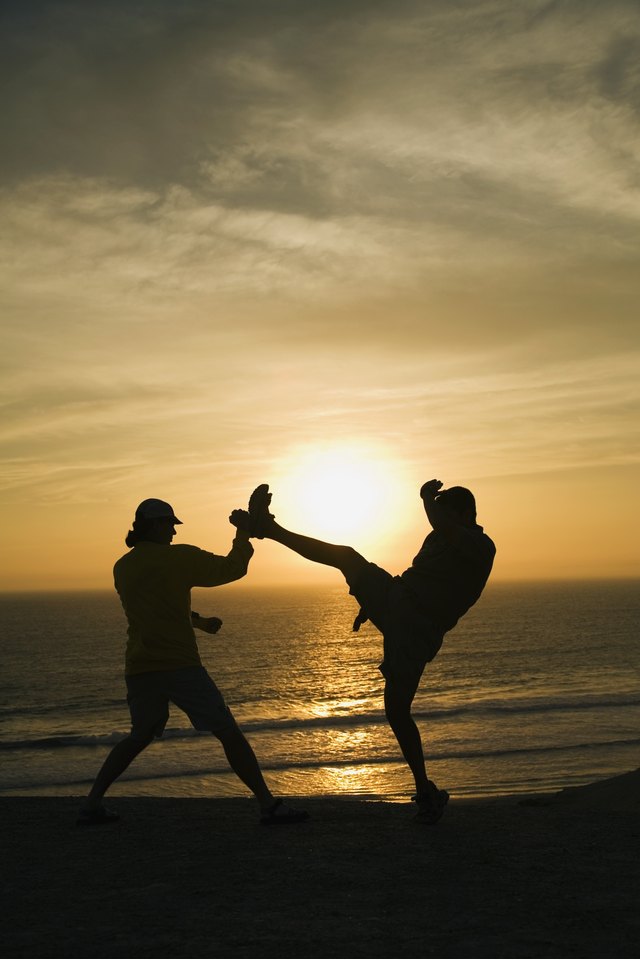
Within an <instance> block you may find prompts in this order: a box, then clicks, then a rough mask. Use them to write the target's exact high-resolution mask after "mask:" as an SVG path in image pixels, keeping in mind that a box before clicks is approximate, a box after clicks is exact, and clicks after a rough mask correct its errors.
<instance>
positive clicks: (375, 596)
mask: <svg viewBox="0 0 640 960" xmlns="http://www.w3.org/2000/svg"><path fill="white" fill-rule="evenodd" d="M350 587H351V589H350V593H352V594H353V596H354V597H355V598H356V600H357V601H358V603H359V604H360V606H361V607H362V609H363V610H364V612H365V614H366V615H367V616H368V618H369V620H371V622H372V623H373V625H374V626H375V627H377V628H378V630H379V631H380V633H381V634H382V637H383V650H384V659H383V661H382V663H381V664H380V671H381V673H382V674H383V676H384V677H385V678H386V679H387V680H390V681H393V682H394V683H397V684H399V685H401V686H402V687H404V688H405V689H408V688H409V687H412V688H413V692H415V690H416V689H417V686H418V684H419V682H420V677H421V676H422V672H423V670H424V668H425V666H426V664H427V663H429V661H430V660H433V658H434V657H435V655H436V654H437V652H438V650H439V649H440V647H441V646H442V641H443V639H444V633H443V631H442V630H441V629H440V628H438V627H437V626H436V625H435V624H434V623H433V621H432V620H431V619H430V618H429V616H428V614H427V613H426V612H425V611H424V610H423V609H422V608H421V607H420V606H419V604H418V601H417V600H416V599H415V597H414V596H413V594H411V593H410V592H409V591H408V590H407V588H406V586H405V585H404V583H403V582H402V580H401V578H400V577H393V576H392V575H391V574H390V573H387V571H386V570H383V569H382V567H378V566H377V565H376V564H375V563H368V564H367V566H366V567H365V568H364V569H363V570H362V572H361V573H360V575H359V576H358V578H357V579H356V581H355V583H354V584H350Z"/></svg>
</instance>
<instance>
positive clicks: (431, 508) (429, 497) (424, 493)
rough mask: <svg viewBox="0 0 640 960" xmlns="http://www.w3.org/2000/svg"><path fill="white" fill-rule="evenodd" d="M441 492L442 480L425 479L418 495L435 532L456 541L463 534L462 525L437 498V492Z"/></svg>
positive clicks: (453, 541)
mask: <svg viewBox="0 0 640 960" xmlns="http://www.w3.org/2000/svg"><path fill="white" fill-rule="evenodd" d="M441 492H442V480H427V482H426V483H424V484H423V485H422V487H421V488H420V496H421V498H422V503H423V504H424V509H425V513H426V514H427V517H428V520H429V523H430V524H431V526H432V527H433V529H434V530H435V531H436V533H439V534H441V535H442V536H443V537H445V538H446V539H447V540H449V541H451V542H452V543H456V542H457V541H458V540H460V538H461V537H462V536H463V534H464V526H463V525H462V524H461V523H460V520H459V519H458V518H457V517H456V516H455V514H453V513H452V512H451V511H450V510H448V509H447V507H446V506H445V504H444V503H442V502H440V501H439V500H438V494H439V493H441Z"/></svg>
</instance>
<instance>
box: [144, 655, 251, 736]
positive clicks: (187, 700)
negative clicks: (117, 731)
mask: <svg viewBox="0 0 640 960" xmlns="http://www.w3.org/2000/svg"><path fill="white" fill-rule="evenodd" d="M125 679H126V682H127V703H128V704H129V712H130V714H131V734H130V736H131V737H133V739H134V740H148V739H149V738H150V737H161V736H162V734H163V733H164V728H165V726H166V723H167V720H168V719H169V703H175V705H176V707H179V708H180V710H182V711H183V712H184V713H186V715H187V716H188V717H189V720H190V721H191V724H192V726H193V727H195V729H196V730H210V731H211V733H223V732H224V731H225V730H229V729H230V728H231V727H233V726H235V720H234V718H233V714H232V713H231V711H230V710H229V708H228V706H227V705H226V703H225V702H224V697H223V696H222V694H221V693H220V691H219V690H218V688H217V687H216V685H215V683H214V682H213V680H212V679H211V677H210V676H209V674H208V673H207V671H206V670H205V669H204V667H181V668H180V669H178V670H150V671H148V672H146V673H134V674H130V675H128V676H126V677H125Z"/></svg>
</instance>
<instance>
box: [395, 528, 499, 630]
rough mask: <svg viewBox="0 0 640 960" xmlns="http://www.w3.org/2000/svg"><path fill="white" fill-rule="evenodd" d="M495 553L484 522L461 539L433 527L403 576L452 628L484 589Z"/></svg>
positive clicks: (424, 605) (409, 587)
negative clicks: (454, 539) (449, 538)
mask: <svg viewBox="0 0 640 960" xmlns="http://www.w3.org/2000/svg"><path fill="white" fill-rule="evenodd" d="M495 554H496V548H495V544H494V542H493V540H491V538H490V537H488V536H487V534H486V533H485V532H484V531H483V529H482V527H480V526H477V525H476V526H475V527H471V528H469V529H467V528H465V529H464V531H463V534H462V536H461V538H460V539H459V540H458V542H457V543H451V541H450V540H447V539H445V537H443V536H442V534H439V533H437V532H436V531H435V530H433V531H432V532H431V533H430V534H429V536H428V537H427V538H426V540H425V541H424V543H423V544H422V548H421V549H420V552H419V553H418V555H417V556H416V557H414V560H413V563H412V565H411V566H410V567H409V569H408V570H405V572H404V573H403V574H401V576H400V579H401V581H402V583H403V584H404V585H405V587H406V589H407V590H408V591H409V592H410V593H411V594H412V595H413V596H414V597H415V598H416V600H417V601H418V603H419V604H420V606H421V607H422V608H423V609H424V611H425V612H426V613H427V614H428V615H429V617H430V618H431V619H433V621H434V622H435V623H436V624H437V625H438V626H439V627H441V628H442V630H443V631H447V630H451V629H452V628H453V627H455V625H456V623H457V622H458V620H459V619H460V617H461V616H463V614H465V613H466V612H467V610H468V609H469V607H472V606H473V604H474V603H475V602H476V600H477V599H478V597H479V596H480V594H481V593H482V591H483V589H484V586H485V584H486V582H487V580H488V578H489V574H490V573H491V567H492V566H493V558H494V557H495Z"/></svg>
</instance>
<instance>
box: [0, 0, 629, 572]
mask: <svg viewBox="0 0 640 960" xmlns="http://www.w3.org/2000/svg"><path fill="white" fill-rule="evenodd" d="M34 10H35V12H34ZM5 19H6V27H5V29H4V30H3V32H2V40H1V41H0V43H1V44H2V48H3V49H2V51H0V52H2V55H3V62H4V63H6V64H9V65H10V66H11V70H12V83H11V84H9V85H4V86H3V87H2V90H1V92H0V98H2V103H1V104H0V105H1V106H2V116H3V121H2V122H3V125H4V127H5V139H6V141H7V143H8V144H9V146H8V148H7V149H5V150H4V151H3V152H2V155H1V156H0V175H1V177H2V181H1V189H0V224H1V225H2V226H1V227H0V248H1V249H0V254H1V256H0V269H1V271H2V285H1V290H2V292H1V293H0V297H1V302H2V315H3V318H4V321H5V322H4V324H3V351H2V360H3V367H4V371H3V377H2V386H1V388H0V389H1V390H2V405H3V414H4V415H3V418H2V427H1V433H0V438H1V443H2V458H3V470H2V476H1V479H0V483H1V484H2V498H3V505H4V531H3V532H4V541H5V545H6V549H5V550H3V554H2V560H1V562H0V564H1V565H0V589H3V590H13V589H45V588H65V589H67V588H84V587H110V585H111V567H112V564H113V561H114V559H116V558H117V556H119V555H120V553H121V552H123V550H124V543H123V538H124V535H125V533H126V531H127V528H128V526H129V524H130V522H131V519H132V514H133V511H134V509H135V506H136V504H137V503H138V502H139V501H140V500H142V499H144V498H145V497H148V496H156V497H161V498H163V499H167V500H169V501H170V502H171V503H172V504H173V505H174V507H175V509H176V511H177V513H178V515H179V516H181V517H182V519H183V520H184V521H185V523H184V526H183V527H182V528H181V529H180V534H179V537H178V539H177V542H190V543H196V544H199V545H201V546H203V547H206V548H209V549H212V550H214V551H215V552H226V550H227V548H228V546H229V543H230V539H231V528H230V527H229V525H228V523H227V520H226V518H227V516H228V513H229V512H230V510H231V509H232V508H233V507H235V506H243V505H244V504H245V503H246V499H247V497H248V495H249V493H250V491H251V489H252V488H253V486H255V485H256V484H257V483H259V482H262V481H267V482H269V483H271V485H272V488H273V491H274V502H273V506H274V510H275V512H276V513H277V515H278V518H279V519H280V520H281V522H283V523H285V524H290V525H292V526H296V527H298V528H299V529H301V530H302V531H303V532H308V533H311V534H316V535H318V536H323V537H330V538H332V539H334V538H335V539H340V540H342V539H344V540H347V541H348V542H352V543H353V545H354V546H356V547H358V548H359V549H361V550H362V551H363V552H365V553H366V555H367V556H369V557H370V559H373V560H375V561H376V562H378V563H380V564H382V565H384V566H386V567H387V568H388V569H390V570H391V571H392V572H400V571H401V570H402V569H404V567H405V566H406V565H407V564H408V563H409V561H410V560H411V558H412V557H413V555H414V553H415V552H416V550H417V548H418V546H419V545H420V543H421V540H422V538H423V537H424V535H425V534H426V532H427V527H426V523H425V519H424V516H423V512H422V507H421V504H420V501H419V499H418V496H417V491H418V489H419V486H420V484H421V483H422V482H423V481H424V480H426V479H429V478H431V477H438V478H440V479H442V480H443V481H444V482H445V483H446V484H454V483H455V484H458V483H461V484H465V485H467V486H470V487H471V488H472V489H473V490H474V491H475V492H476V494H477V499H478V507H479V520H480V522H481V523H483V524H484V526H485V528H486V529H487V531H488V532H489V533H490V534H491V535H492V536H493V538H494V539H495V541H496V543H497V546H498V556H497V560H496V567H495V577H496V579H519V578H530V577H533V578H556V577H562V578H571V577H605V576H606V577H610V576H611V577H613V576H638V575H640V550H639V548H638V542H639V539H640V536H639V535H640V529H639V525H638V520H637V508H636V501H637V490H638V487H639V481H640V477H639V470H638V461H639V455H638V451H639V444H638V422H639V420H638V370H639V364H638V354H639V349H638V348H639V344H638V339H639V336H638V320H637V317H638V301H639V296H638V294H639V293H640V289H639V288H640V281H639V280H638V277H640V270H639V269H638V246H639V244H638V238H639V237H640V229H639V228H640V197H639V194H638V186H637V163H638V159H639V157H638V143H639V142H640V137H639V136H638V133H639V131H638V94H637V84H636V81H635V80H634V77H635V76H636V73H635V71H636V70H637V55H638V44H639V43H640V38H639V35H638V22H637V6H636V4H635V3H633V2H631V0H624V2H620V0H612V2H610V3H607V4H602V5H591V4H589V5H585V4H584V3H583V2H578V0H568V2H566V3H563V4H561V5H557V4H546V3H542V2H539V0H524V2H522V3H518V4H513V3H509V2H508V0H502V2H500V0H498V2H497V3H496V2H489V0H486V2H483V0H480V2H477V3H473V4H471V3H460V4H452V3H450V2H445V0H441V2H434V3H430V4H428V5H425V4H423V3H420V2H418V0H415V2H404V0H400V2H398V3H394V4H384V3H375V2H374V3H371V2H366V3H365V2H364V0H362V2H360V0H352V2H350V3H349V4H346V5H345V4H344V3H338V2H337V0H336V2H333V0H332V2H320V3H315V4H309V5H305V4H295V5H287V4H265V3H262V2H258V0H254V2H253V3H249V2H244V0H239V2H237V3H234V4H227V3H221V2H212V3H210V4H202V3H197V2H190V0H186V2H183V3H180V4H173V3H169V2H164V3H163V2H158V3H156V4H153V5H149V6H145V7H144V11H143V9H142V7H139V6H138V5H136V4H135V3H134V4H131V3H125V2H123V0H119V2H114V3H109V4H108V5H98V4H84V3H80V2H78V0H75V2H74V0H72V2H69V3H66V4H64V5H50V6H48V7H47V5H42V6H41V7H37V8H31V6H29V7H28V8H26V7H23V6H22V5H18V4H16V5H14V9H13V10H12V11H11V12H10V13H9V14H7V15H6V17H5ZM317 480H320V481H321V483H320V491H321V492H319V493H318V494H317V498H318V499H317V500H316V502H315V503H314V501H313V499H312V501H311V504H310V503H309V499H308V497H309V490H310V488H311V486H312V485H313V483H315V482H316V481H317ZM328 507H331V509H330V510H328V509H327V508H328ZM251 578H252V579H251V582H255V583H256V584H257V583H266V582H274V581H276V582H286V581H287V580H300V579H304V580H306V581H308V582H316V581H317V582H327V581H328V580H332V582H336V581H335V575H334V574H333V573H332V572H331V571H324V570H322V569H320V568H318V567H315V566H312V565H310V564H305V562H304V561H301V560H300V559H299V558H297V557H293V556H290V555H288V554H287V553H286V552H285V551H284V550H283V549H282V548H281V547H279V546H278V545H275V544H265V543H259V544H258V545H257V547H256V557H255V559H254V561H253V563H252V568H251Z"/></svg>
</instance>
